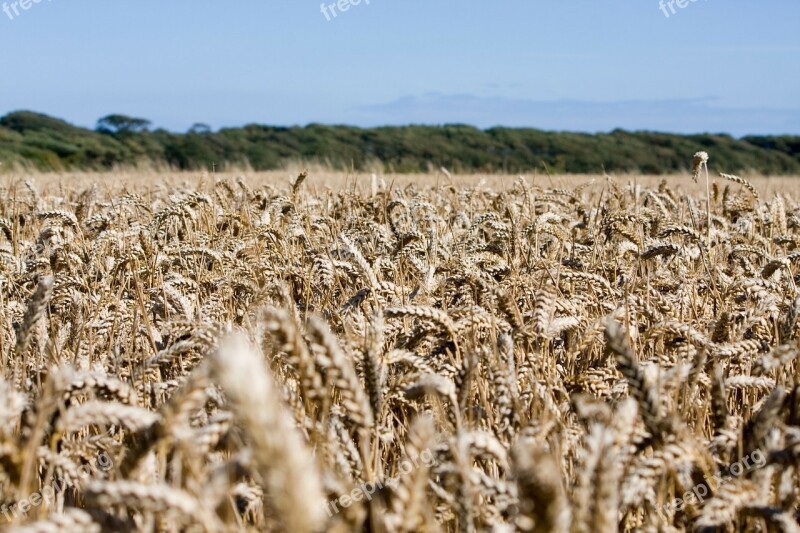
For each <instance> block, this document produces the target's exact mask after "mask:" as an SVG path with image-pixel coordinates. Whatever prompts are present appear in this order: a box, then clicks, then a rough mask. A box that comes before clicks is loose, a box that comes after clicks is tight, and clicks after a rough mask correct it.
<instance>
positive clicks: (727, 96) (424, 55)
mask: <svg viewBox="0 0 800 533" xmlns="http://www.w3.org/2000/svg"><path fill="white" fill-rule="evenodd" d="M4 1H5V6H7V8H8V9H7V10H8V13H5V12H0V114H5V113H7V112H9V111H13V110H18V109H30V110H35V111H40V112H44V113H47V114H51V115H54V116H58V117H61V118H65V119H67V120H69V121H70V122H73V123H76V124H79V125H83V126H93V125H94V123H95V121H96V119H97V118H98V117H101V116H103V115H106V114H109V113H112V112H115V113H116V112H118V113H125V114H129V115H134V116H139V117H144V118H147V119H150V120H152V121H153V123H154V124H155V125H156V126H161V127H165V128H168V129H172V130H178V131H183V130H185V129H187V128H188V127H190V126H191V125H192V124H193V123H195V122H203V123H206V124H209V125H211V126H212V127H214V128H217V127H221V126H236V125H241V124H245V123H252V122H257V123H264V124H279V125H294V124H300V125H302V124H307V123H309V122H323V123H345V124H354V125H359V126H372V125H382V124H406V123H430V124H440V123H453V122H458V123H467V124H473V125H476V126H480V127H490V126H494V125H505V126H530V127H537V128H542V129H568V130H580V131H608V130H611V129H613V128H616V127H622V128H626V129H650V130H661V131H675V132H705V131H709V132H728V133H732V134H734V135H744V134H748V133H757V134H766V133H776V134H777V133H794V134H800V1H798V0H763V1H757V0H696V1H694V2H693V1H691V0H678V2H680V3H681V4H684V3H685V4H684V6H685V7H683V8H681V7H679V5H678V3H676V2H675V1H674V0H673V3H672V6H673V9H670V7H669V5H668V4H669V2H666V1H665V3H664V10H663V11H662V9H661V8H660V5H659V0H606V1H602V0H482V1H481V0H369V4H367V3H366V2H367V0H361V2H360V3H358V5H351V3H352V4H355V3H356V2H357V0H341V2H342V3H343V4H344V5H346V6H349V9H348V10H347V11H344V12H342V11H340V10H338V9H337V10H336V16H335V17H334V16H333V13H332V10H331V9H327V15H326V14H324V13H322V12H321V9H320V8H321V6H320V0H227V1H223V0H216V1H214V0H191V1H190V0H136V1H133V0H115V1H109V0H72V1H70V0H39V2H37V3H33V2H34V1H35V0H15V2H16V4H17V5H16V8H17V9H16V10H17V12H18V14H15V12H14V4H15V2H14V1H11V0H0V7H3V6H4V4H3V2H4ZM336 1H337V0H326V4H333V3H335V2H336ZM28 2H30V3H29V4H28V9H27V10H23V9H21V5H20V4H21V3H28ZM673 10H674V13H673V12H672V11H673ZM667 15H669V16H667ZM12 17H13V19H12ZM328 19H330V20H328Z"/></svg>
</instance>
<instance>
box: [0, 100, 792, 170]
mask: <svg viewBox="0 0 800 533" xmlns="http://www.w3.org/2000/svg"><path fill="white" fill-rule="evenodd" d="M699 150H705V151H707V152H709V153H710V154H711V163H712V164H713V166H714V167H716V168H718V169H720V170H724V171H726V172H738V173H747V172H752V173H759V174H768V175H779V174H784V175H785V174H794V175H800V136H749V137H744V138H741V139H736V138H733V137H731V136H729V135H724V134H703V135H673V134H666V133H653V132H645V131H637V132H630V131H623V130H615V131H612V132H610V133H600V134H586V133H569V132H551V131H542V130H537V129H523V128H500V127H498V128H490V129H485V130H481V129H477V128H474V127H471V126H465V125H459V124H451V125H442V126H398V127H395V126H392V127H379V128H355V127H350V126H328V125H321V124H310V125H308V126H304V127H278V126H264V125H256V124H251V125H247V126H243V127H238V128H223V129H220V130H218V131H212V130H211V129H210V128H209V127H207V126H205V125H203V124H197V125H195V126H193V127H192V128H191V129H190V130H189V131H188V132H186V133H175V132H170V131H166V130H163V129H152V128H151V127H150V123H149V122H148V121H147V120H145V119H140V118H135V117H128V116H125V115H109V116H107V117H103V118H102V119H100V120H99V121H98V122H97V126H96V128H95V129H94V130H90V129H86V128H80V127H77V126H73V125H71V124H69V123H67V122H65V121H63V120H59V119H56V118H53V117H49V116H47V115H42V114H38V113H33V112H29V111H19V112H14V113H10V114H8V115H6V116H4V117H2V118H0V170H3V169H15V168H23V169H38V170H42V171H62V170H85V171H87V170H109V169H113V168H119V167H142V166H148V167H155V168H164V167H170V168H176V169H184V170H211V169H212V168H216V169H217V170H222V169H226V168H251V169H253V170H270V169H279V168H283V167H285V166H286V165H287V164H289V163H297V162H306V163H320V164H323V165H327V166H330V167H331V168H335V169H355V170H375V169H383V170H384V171H387V172H426V171H429V170H431V169H432V168H439V167H445V168H447V169H448V170H449V171H451V172H487V173H518V172H526V171H530V170H533V169H539V170H545V169H547V171H549V172H552V173H597V172H603V171H606V172H639V173H643V174H666V173H674V172H679V171H684V170H686V168H687V166H688V165H689V164H690V163H691V159H692V155H693V154H694V153H695V152H697V151H699Z"/></svg>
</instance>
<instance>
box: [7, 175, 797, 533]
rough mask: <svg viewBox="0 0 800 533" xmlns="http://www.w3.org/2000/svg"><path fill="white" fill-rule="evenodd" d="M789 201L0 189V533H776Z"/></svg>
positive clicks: (415, 185)
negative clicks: (1, 531) (696, 532)
mask: <svg viewBox="0 0 800 533" xmlns="http://www.w3.org/2000/svg"><path fill="white" fill-rule="evenodd" d="M696 177H697V176H696ZM92 181H96V182H97V184H96V185H93V184H92V183H91V182H92ZM796 183H800V181H793V180H790V179H788V178H787V179H783V180H777V181H776V180H752V183H751V181H748V180H746V179H743V178H742V177H736V176H728V175H717V176H714V175H712V176H711V179H710V183H709V184H708V191H709V192H710V198H709V201H708V203H707V202H706V181H705V175H704V174H702V173H701V174H700V176H699V180H698V181H697V182H695V181H693V179H692V177H691V176H689V175H687V176H684V177H670V178H669V179H661V178H652V177H650V178H645V177H604V176H595V177H594V178H592V177H589V176H586V177H578V178H576V177H573V178H558V177H555V178H550V177H547V176H537V177H535V178H534V177H532V176H528V177H525V178H523V177H520V178H515V177H509V178H497V177H489V178H486V179H480V178H478V177H470V178H458V177H452V176H449V174H447V173H446V172H444V173H443V174H440V175H438V176H429V177H427V178H422V179H420V178H417V179H409V178H397V179H390V178H388V177H385V178H381V177H376V178H372V179H370V178H369V177H364V178H359V179H356V178H348V177H345V176H334V177H331V176H327V177H326V176H321V175H319V174H318V173H315V172H313V171H312V172H311V173H310V174H308V175H306V174H300V176H299V177H294V178H293V179H291V180H290V179H288V178H286V177H283V176H280V175H271V176H269V177H268V179H267V177H264V176H260V177H253V176H250V177H244V178H241V179H237V178H235V177H229V176H222V175H206V176H203V177H197V176H188V175H170V176H163V177H159V176H153V175H142V176H138V177H137V176H135V175H133V176H130V175H129V176H115V175H113V174H112V175H108V176H103V177H97V176H92V175H88V176H60V177H58V176H56V177H53V176H33V177H30V178H29V179H26V178H22V177H21V178H16V177H13V176H6V177H3V178H0V313H1V314H0V357H2V374H0V529H3V528H7V530H8V531H15V532H22V531H26V532H28V531H30V532H34V531H36V532H51V531H52V532H66V531H211V532H215V531H241V530H245V531H247V530H250V531H290V532H313V531H342V532H346V531H387V532H413V531H487V530H488V531H535V532H548V531H556V532H568V531H569V532H584V531H585V532H589V531H617V530H623V531H634V530H637V531H653V532H656V531H659V532H660V531H665V532H666V531H684V530H688V531H693V530H702V531H717V530H721V531H729V530H734V531H799V530H800V527H799V526H798V522H797V517H798V514H797V513H798V504H800V489H798V486H800V472H798V462H799V461H800V382H798V371H800V366H799V365H800V363H799V362H798V360H797V356H798V354H800V352H798V334H799V333H800V331H799V330H800V328H798V320H797V318H798V313H800V299H799V298H798V291H797V285H796V284H797V283H798V282H800V248H798V247H799V246H800V203H798V202H799V201H800V197H798V195H797V192H798V191H800V188H798V187H797V186H796V185H795V184H796ZM709 214H710V216H709Z"/></svg>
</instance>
